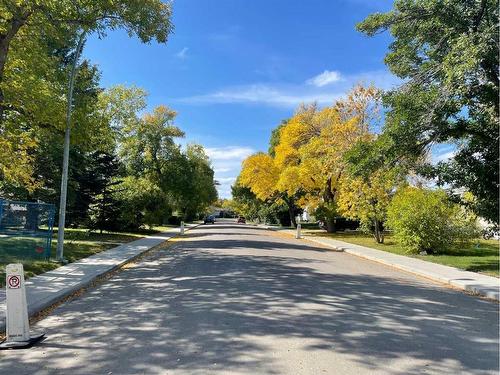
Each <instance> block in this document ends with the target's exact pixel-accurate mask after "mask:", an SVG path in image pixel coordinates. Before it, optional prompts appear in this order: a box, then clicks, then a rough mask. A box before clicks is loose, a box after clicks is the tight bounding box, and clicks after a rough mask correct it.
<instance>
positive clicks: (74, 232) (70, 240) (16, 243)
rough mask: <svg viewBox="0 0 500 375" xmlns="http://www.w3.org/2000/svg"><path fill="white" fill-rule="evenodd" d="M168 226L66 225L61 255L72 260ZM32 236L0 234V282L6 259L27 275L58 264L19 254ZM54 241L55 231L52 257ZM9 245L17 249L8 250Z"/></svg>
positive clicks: (2, 281)
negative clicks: (99, 228) (110, 228)
mask: <svg viewBox="0 0 500 375" xmlns="http://www.w3.org/2000/svg"><path fill="white" fill-rule="evenodd" d="M168 228H169V227H166V226H163V227H155V228H153V229H151V230H149V229H147V230H146V229H144V230H141V231H138V232H134V233H130V232H123V233H122V232H103V233H99V232H89V231H88V230H87V229H66V230H65V239H64V257H65V258H66V259H67V260H68V261H69V262H74V261H77V260H79V259H82V258H85V257H88V256H90V255H93V254H96V253H99V252H101V251H103V250H107V249H110V248H112V247H115V246H118V245H120V244H123V243H126V242H130V241H134V240H137V239H139V238H142V237H144V236H147V235H148V234H153V233H158V232H160V231H164V230H167V229H168ZM33 241H34V240H33V239H31V238H28V237H8V238H0V286H2V287H3V286H4V285H5V265H6V264H9V263H23V265H24V271H25V275H26V277H31V276H34V275H38V274H40V273H43V272H47V271H50V270H52V269H55V268H57V267H59V266H60V264H59V263H56V262H53V261H47V260H44V259H29V258H27V257H24V256H22V255H21V256H18V255H19V254H23V253H24V254H26V253H27V252H25V251H23V250H24V249H28V248H29V249H32V248H33V247H34V246H35V245H34V242H33ZM56 245H57V231H55V233H54V235H53V240H52V250H51V257H52V258H55V255H56ZM10 249H16V250H13V251H10Z"/></svg>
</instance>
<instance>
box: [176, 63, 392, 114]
mask: <svg viewBox="0 0 500 375" xmlns="http://www.w3.org/2000/svg"><path fill="white" fill-rule="evenodd" d="M323 74H324V73H323ZM337 82H338V84H337V85H335V89H332V88H328V85H326V86H325V87H321V86H316V85H314V84H311V85H307V84H299V85H297V84H295V85H292V84H281V85H269V84H261V83H256V84H250V85H244V86H232V87H225V88H222V89H220V90H217V91H213V92H209V93H207V94H202V95H195V96H190V97H185V98H180V99H174V98H172V99H169V100H171V101H176V102H181V103H187V104H198V105H206V104H238V103H239V104H253V105H267V106H274V107H285V108H295V107H297V106H298V105H299V104H301V103H312V102H316V103H318V104H319V105H329V104H332V103H333V102H334V101H335V100H338V99H340V98H341V97H343V96H344V95H345V94H346V93H347V92H348V91H349V90H350V89H351V88H352V87H353V86H354V85H355V84H356V83H358V82H363V83H365V84H371V83H373V84H374V85H375V86H377V87H379V88H381V89H384V90H385V89H389V88H392V87H394V86H395V85H397V84H400V83H401V81H400V80H399V79H398V78H396V77H395V76H393V75H392V74H390V73H389V72H387V71H374V72H362V73H358V74H352V75H347V76H342V78H341V79H340V80H339V81H337Z"/></svg>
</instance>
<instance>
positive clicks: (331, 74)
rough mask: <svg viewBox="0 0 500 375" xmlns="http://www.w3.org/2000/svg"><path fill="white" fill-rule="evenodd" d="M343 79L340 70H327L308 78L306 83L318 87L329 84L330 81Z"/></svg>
mask: <svg viewBox="0 0 500 375" xmlns="http://www.w3.org/2000/svg"><path fill="white" fill-rule="evenodd" d="M341 79H342V78H341V76H340V73H339V72H336V71H329V70H325V71H324V72H323V73H321V74H318V75H317V76H315V77H312V78H310V79H308V80H307V81H306V83H307V84H308V85H313V86H316V87H323V86H326V85H329V84H330V83H334V82H338V81H340V80H341Z"/></svg>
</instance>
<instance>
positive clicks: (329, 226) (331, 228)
mask: <svg viewBox="0 0 500 375" xmlns="http://www.w3.org/2000/svg"><path fill="white" fill-rule="evenodd" d="M325 225H326V231H327V232H328V233H335V232H336V231H337V227H336V225H335V218H331V217H327V218H325Z"/></svg>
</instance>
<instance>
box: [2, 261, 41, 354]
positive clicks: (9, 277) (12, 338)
mask: <svg viewBox="0 0 500 375" xmlns="http://www.w3.org/2000/svg"><path fill="white" fill-rule="evenodd" d="M5 273H6V279H5V280H6V283H5V293H6V304H7V324H6V326H7V330H6V331H7V340H6V341H5V342H3V343H1V344H0V349H11V348H12V349H15V348H18V349H21V348H28V347H30V346H32V345H33V344H34V343H36V342H38V341H40V340H41V339H42V338H43V336H44V335H43V334H42V335H37V336H34V337H32V336H31V335H30V325H29V318H28V304H27V301H26V286H25V284H24V269H23V265H22V264H20V263H13V264H8V265H7V266H6V267H5Z"/></svg>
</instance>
